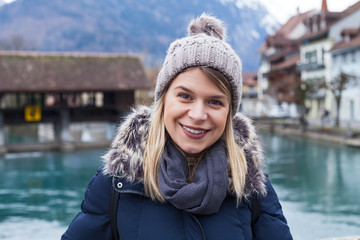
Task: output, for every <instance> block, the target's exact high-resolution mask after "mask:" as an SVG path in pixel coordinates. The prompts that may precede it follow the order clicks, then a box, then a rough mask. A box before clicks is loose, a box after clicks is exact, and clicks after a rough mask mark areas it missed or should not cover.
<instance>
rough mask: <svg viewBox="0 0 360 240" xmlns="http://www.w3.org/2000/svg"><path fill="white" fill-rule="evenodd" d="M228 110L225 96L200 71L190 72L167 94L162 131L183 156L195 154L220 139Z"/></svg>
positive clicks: (178, 79)
mask: <svg viewBox="0 0 360 240" xmlns="http://www.w3.org/2000/svg"><path fill="white" fill-rule="evenodd" d="M229 109H230V104H229V99H228V98H227V97H226V96H225V94H224V93H222V92H221V90H220V89H219V88H218V87H217V86H216V85H215V84H214V83H213V82H212V81H211V80H210V79H209V78H208V77H207V76H206V75H205V73H203V72H202V70H201V69H200V68H190V69H188V70H187V71H185V72H183V73H181V74H179V75H178V76H177V77H176V78H175V79H174V80H173V81H172V83H171V85H170V87H169V89H168V91H167V92H166V95H165V104H164V123H165V128H166V130H167V132H168V133H169V135H170V137H171V139H172V140H173V141H174V142H175V143H176V144H177V145H178V146H179V147H180V148H181V149H182V150H183V151H184V152H185V153H188V154H197V153H200V152H201V151H203V150H204V149H206V148H207V147H209V146H211V145H212V144H213V143H215V142H216V141H217V140H218V139H219V138H220V137H221V135H222V134H223V132H224V130H225V126H226V119H227V116H228V113H229Z"/></svg>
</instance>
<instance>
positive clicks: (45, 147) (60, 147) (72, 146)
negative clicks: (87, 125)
mask: <svg viewBox="0 0 360 240" xmlns="http://www.w3.org/2000/svg"><path fill="white" fill-rule="evenodd" d="M110 146H111V141H107V140H102V141H96V142H81V141H76V142H67V143H61V144H60V143H58V142H44V143H39V142H33V143H12V144H6V145H4V146H3V147H2V149H0V155H1V154H5V153H16V152H45V151H62V152H72V151H75V150H80V149H97V148H109V147H110Z"/></svg>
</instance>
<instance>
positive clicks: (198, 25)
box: [188, 13, 226, 41]
mask: <svg viewBox="0 0 360 240" xmlns="http://www.w3.org/2000/svg"><path fill="white" fill-rule="evenodd" d="M201 33H205V34H206V35H208V36H212V37H216V38H218V39H220V40H223V41H226V28H225V26H224V24H223V22H221V21H220V20H219V19H217V18H215V17H212V16H210V15H207V14H205V13H203V14H202V15H201V16H200V17H199V18H197V19H193V20H192V21H191V22H190V24H189V28H188V35H189V36H194V35H197V34H201Z"/></svg>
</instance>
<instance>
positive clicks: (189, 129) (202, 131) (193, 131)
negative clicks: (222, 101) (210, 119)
mask: <svg viewBox="0 0 360 240" xmlns="http://www.w3.org/2000/svg"><path fill="white" fill-rule="evenodd" d="M183 128H185V130H187V131H189V132H191V133H193V134H201V133H204V132H205V131H204V130H195V129H192V128H188V127H185V126H183Z"/></svg>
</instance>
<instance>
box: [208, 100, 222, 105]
mask: <svg viewBox="0 0 360 240" xmlns="http://www.w3.org/2000/svg"><path fill="white" fill-rule="evenodd" d="M209 103H210V104H212V105H219V106H222V105H223V104H222V102H221V101H219V100H210V101H209Z"/></svg>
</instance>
